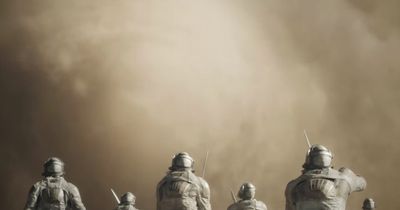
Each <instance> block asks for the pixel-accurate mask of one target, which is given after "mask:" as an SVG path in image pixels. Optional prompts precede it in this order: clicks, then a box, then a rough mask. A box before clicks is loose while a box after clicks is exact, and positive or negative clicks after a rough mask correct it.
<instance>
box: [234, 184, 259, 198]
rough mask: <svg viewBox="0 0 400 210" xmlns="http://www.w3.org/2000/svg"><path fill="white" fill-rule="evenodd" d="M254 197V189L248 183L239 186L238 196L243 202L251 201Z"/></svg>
mask: <svg viewBox="0 0 400 210" xmlns="http://www.w3.org/2000/svg"><path fill="white" fill-rule="evenodd" d="M255 195H256V187H255V186H254V185H253V184H252V183H250V182H246V183H244V184H242V186H240V189H239V192H238V196H239V198H241V199H243V200H251V199H253V198H254V196H255Z"/></svg>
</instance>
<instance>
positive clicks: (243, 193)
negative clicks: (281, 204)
mask: <svg viewBox="0 0 400 210" xmlns="http://www.w3.org/2000/svg"><path fill="white" fill-rule="evenodd" d="M255 195H256V187H255V186H254V185H253V184H251V183H244V184H242V186H241V187H240V189H239V192H238V197H239V198H240V200H239V201H237V202H236V201H235V203H233V204H232V205H230V206H229V207H228V210H267V206H266V205H265V203H264V202H262V201H258V200H256V199H255V198H254V197H255Z"/></svg>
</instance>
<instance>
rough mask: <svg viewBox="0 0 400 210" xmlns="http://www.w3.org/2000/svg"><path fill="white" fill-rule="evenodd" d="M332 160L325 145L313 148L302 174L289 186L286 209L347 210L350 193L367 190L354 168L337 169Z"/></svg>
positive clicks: (364, 182)
mask: <svg viewBox="0 0 400 210" xmlns="http://www.w3.org/2000/svg"><path fill="white" fill-rule="evenodd" d="M332 159H333V155H332V153H331V152H330V151H329V150H328V149H327V148H326V147H324V146H322V145H312V146H311V147H310V148H309V150H308V152H307V156H306V161H305V163H304V165H303V168H304V170H303V171H302V175H300V176H299V177H298V178H297V179H294V180H292V181H291V182H289V184H288V185H287V187H286V191H285V196H286V210H345V207H346V201H347V198H348V196H349V195H350V193H351V192H356V191H362V190H364V189H365V188H366V185H367V183H366V181H365V179H364V178H363V177H361V176H358V175H356V174H354V172H353V171H351V170H350V169H348V168H340V169H339V170H335V169H333V167H332V164H331V162H332Z"/></svg>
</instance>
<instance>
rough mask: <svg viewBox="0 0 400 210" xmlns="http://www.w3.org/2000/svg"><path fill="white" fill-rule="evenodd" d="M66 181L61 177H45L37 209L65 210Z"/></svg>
mask: <svg viewBox="0 0 400 210" xmlns="http://www.w3.org/2000/svg"><path fill="white" fill-rule="evenodd" d="M65 185H66V182H65V181H64V180H63V179H62V178H47V179H45V180H43V182H42V189H41V191H40V200H39V204H38V209H40V210H65V209H66V203H67V193H68V192H67V191H66V189H65Z"/></svg>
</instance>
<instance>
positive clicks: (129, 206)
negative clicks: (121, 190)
mask: <svg viewBox="0 0 400 210" xmlns="http://www.w3.org/2000/svg"><path fill="white" fill-rule="evenodd" d="M135 202H136V197H135V195H133V194H132V193H131V192H127V193H125V194H124V195H122V196H121V201H120V203H119V204H118V207H117V208H116V209H115V210H137V208H135V206H134V205H135Z"/></svg>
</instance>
